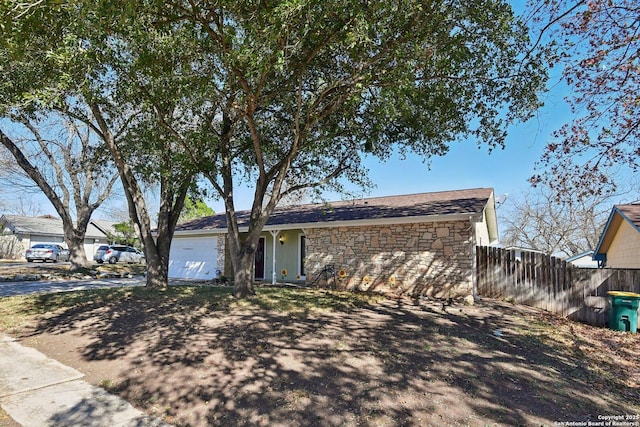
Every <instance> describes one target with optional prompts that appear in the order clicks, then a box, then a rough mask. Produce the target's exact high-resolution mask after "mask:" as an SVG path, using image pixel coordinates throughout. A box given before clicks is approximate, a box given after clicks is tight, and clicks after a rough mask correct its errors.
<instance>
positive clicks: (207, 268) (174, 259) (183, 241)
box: [169, 237, 218, 280]
mask: <svg viewBox="0 0 640 427" xmlns="http://www.w3.org/2000/svg"><path fill="white" fill-rule="evenodd" d="M217 260H218V238H217V237H174V239H173V241H172V242H171V253H170V255H169V277H171V278H175V279H205V280H207V279H215V278H216V270H217V264H218V263H217Z"/></svg>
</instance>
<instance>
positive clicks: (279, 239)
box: [278, 236, 284, 245]
mask: <svg viewBox="0 0 640 427" xmlns="http://www.w3.org/2000/svg"><path fill="white" fill-rule="evenodd" d="M278 242H280V244H281V245H284V236H280V237H278Z"/></svg>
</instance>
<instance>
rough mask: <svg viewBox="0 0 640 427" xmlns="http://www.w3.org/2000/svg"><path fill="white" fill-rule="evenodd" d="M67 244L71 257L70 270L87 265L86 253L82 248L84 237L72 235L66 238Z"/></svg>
mask: <svg viewBox="0 0 640 427" xmlns="http://www.w3.org/2000/svg"><path fill="white" fill-rule="evenodd" d="M67 246H69V252H70V253H71V257H70V258H69V261H71V270H78V269H80V268H83V267H87V266H88V265H89V261H88V260H87V254H86V252H85V250H84V239H83V238H80V237H77V236H74V237H72V238H71V239H67Z"/></svg>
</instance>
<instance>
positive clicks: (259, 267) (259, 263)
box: [254, 237, 264, 280]
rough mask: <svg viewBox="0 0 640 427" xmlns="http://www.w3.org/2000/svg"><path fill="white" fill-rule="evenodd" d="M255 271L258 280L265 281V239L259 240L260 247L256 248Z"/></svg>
mask: <svg viewBox="0 0 640 427" xmlns="http://www.w3.org/2000/svg"><path fill="white" fill-rule="evenodd" d="M254 271H255V278H256V279H258V280H263V279H264V237H261V238H260V240H258V247H257V248H256V268H255V270H254Z"/></svg>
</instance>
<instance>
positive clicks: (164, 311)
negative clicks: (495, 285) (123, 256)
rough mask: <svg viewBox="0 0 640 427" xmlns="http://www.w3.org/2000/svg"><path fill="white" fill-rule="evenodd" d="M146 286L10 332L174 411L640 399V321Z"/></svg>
mask: <svg viewBox="0 0 640 427" xmlns="http://www.w3.org/2000/svg"><path fill="white" fill-rule="evenodd" d="M140 292H142V291H135V290H132V291H128V292H126V293H123V294H113V295H111V297H96V298H94V299H93V300H89V301H84V302H82V303H80V302H78V303H75V304H71V305H70V306H67V307H65V308H57V309H55V310H53V311H52V312H49V313H48V314H45V315H38V316H35V317H33V318H31V320H30V321H29V322H28V324H27V326H23V327H21V328H19V330H15V331H9V332H10V333H12V335H14V336H17V337H19V338H20V339H21V342H22V343H23V344H25V345H27V346H32V347H35V348H37V349H38V350H40V351H42V352H43V353H45V354H47V355H48V356H50V357H52V358H55V359H57V360H59V361H60V362H62V363H65V364H67V365H69V366H72V367H74V368H76V369H78V370H79V371H81V372H83V373H84V374H85V375H86V380H87V381H89V382H91V383H93V384H96V385H100V386H102V387H104V388H106V389H108V390H110V391H111V392H113V393H116V394H119V395H120V396H122V397H123V398H125V399H127V400H129V401H130V402H131V403H132V404H134V405H135V406H136V407H138V408H140V409H142V410H144V411H145V412H147V413H149V414H153V415H155V416H158V417H161V418H163V419H164V420H165V421H167V422H169V423H172V424H174V425H177V426H210V425H211V426H216V425H224V426H234V425H239V426H244V425H247V426H249V425H250V426H259V425H264V426H400V425H403V426H458V425H459V426H485V425H501V426H502V425H504V426H516V425H550V426H553V425H560V424H554V423H556V422H577V421H587V420H592V421H598V420H599V417H603V416H628V417H634V416H638V414H640V407H639V402H640V372H639V368H638V365H637V355H638V354H639V352H640V344H639V341H638V336H637V335H631V334H624V333H620V332H613V331H610V330H606V329H598V328H592V327H589V326H586V325H582V324H577V323H572V322H569V321H567V320H564V319H559V318H557V317H553V316H550V315H548V314H546V313H544V312H540V311H537V310H533V309H529V308H526V307H518V306H514V305H511V304H508V303H502V302H497V301H488V300H485V301H482V302H481V303H479V304H476V305H474V306H464V305H458V304H455V303H454V304H453V305H449V306H448V305H446V304H445V305H443V304H442V302H437V301H428V300H409V299H403V300H389V299H384V300H380V301H373V302H371V303H370V304H368V303H366V304H365V303H363V304H354V303H352V302H351V300H349V299H347V297H346V296H344V295H343V294H337V293H336V294H331V293H327V292H324V291H303V290H282V289H260V291H259V297H258V298H256V299H255V300H252V301H249V302H242V303H236V302H233V301H232V300H233V299H232V297H230V295H229V294H228V291H224V290H219V291H211V290H206V289H201V288H200V289H199V288H186V287H181V289H179V290H169V291H166V292H165V293H164V294H159V295H156V296H154V297H150V296H148V295H146V294H144V293H140ZM212 292H213V293H212ZM342 300H344V301H342ZM39 304H41V305H44V306H51V305H52V300H48V299H45V298H42V299H41V300H40V301H39ZM41 308H42V307H41ZM49 311H50V310H49ZM5 332H6V331H5Z"/></svg>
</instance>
